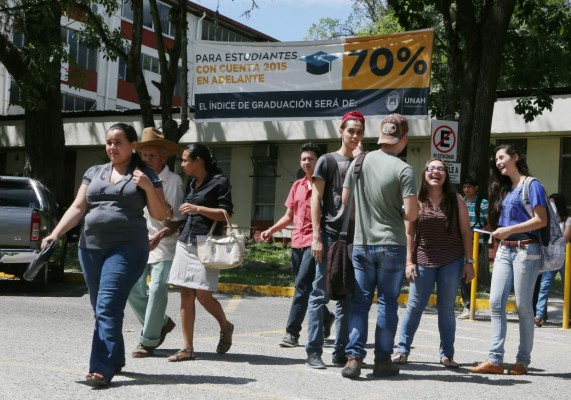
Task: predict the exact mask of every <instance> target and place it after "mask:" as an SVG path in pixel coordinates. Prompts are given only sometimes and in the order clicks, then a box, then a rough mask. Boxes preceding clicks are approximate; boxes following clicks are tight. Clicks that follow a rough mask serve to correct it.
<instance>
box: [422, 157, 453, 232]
mask: <svg viewBox="0 0 571 400" xmlns="http://www.w3.org/2000/svg"><path fill="white" fill-rule="evenodd" d="M433 161H439V162H441V163H442V165H443V166H444V168H446V164H445V163H444V161H442V160H440V159H439V158H433V159H430V160H428V162H427V163H426V165H425V166H424V170H423V171H422V182H421V183H420V190H419V191H418V202H419V204H420V210H421V212H422V211H424V209H425V208H426V206H427V205H428V202H430V196H429V192H430V186H429V185H428V182H427V181H426V178H425V177H424V174H425V173H426V168H427V167H428V165H430V163H431V162H433ZM442 202H443V203H444V208H445V210H446V230H447V231H448V233H450V232H451V231H452V225H451V222H452V221H455V220H456V219H457V218H458V195H457V194H456V192H455V191H454V190H452V185H451V184H450V175H449V174H448V170H447V171H446V177H445V178H444V183H443V184H442Z"/></svg>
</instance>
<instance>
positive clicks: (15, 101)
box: [10, 79, 22, 106]
mask: <svg viewBox="0 0 571 400" xmlns="http://www.w3.org/2000/svg"><path fill="white" fill-rule="evenodd" d="M21 100H22V99H21V98H20V86H18V84H17V83H16V81H15V80H14V79H10V105H14V106H16V105H21V104H22V101H21Z"/></svg>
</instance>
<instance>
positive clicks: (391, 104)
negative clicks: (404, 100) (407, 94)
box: [387, 90, 400, 112]
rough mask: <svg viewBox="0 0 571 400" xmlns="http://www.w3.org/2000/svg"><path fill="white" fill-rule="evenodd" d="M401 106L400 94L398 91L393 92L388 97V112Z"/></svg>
mask: <svg viewBox="0 0 571 400" xmlns="http://www.w3.org/2000/svg"><path fill="white" fill-rule="evenodd" d="M399 104H400V94H399V92H397V91H396V90H393V91H392V92H390V93H389V95H388V96H387V110H389V111H391V112H392V111H394V110H396V109H397V108H398V107H399Z"/></svg>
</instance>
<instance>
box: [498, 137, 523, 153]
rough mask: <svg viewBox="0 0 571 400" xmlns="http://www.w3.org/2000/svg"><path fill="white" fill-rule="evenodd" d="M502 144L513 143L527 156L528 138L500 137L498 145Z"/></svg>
mask: <svg viewBox="0 0 571 400" xmlns="http://www.w3.org/2000/svg"><path fill="white" fill-rule="evenodd" d="M501 144H511V145H512V146H514V147H515V148H516V149H517V150H518V151H519V152H520V154H521V155H522V156H524V157H527V139H498V140H496V146H499V145H501Z"/></svg>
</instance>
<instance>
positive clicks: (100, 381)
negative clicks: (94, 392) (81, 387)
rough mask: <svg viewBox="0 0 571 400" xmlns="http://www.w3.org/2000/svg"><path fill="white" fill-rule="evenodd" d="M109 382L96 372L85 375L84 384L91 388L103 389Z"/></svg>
mask: <svg viewBox="0 0 571 400" xmlns="http://www.w3.org/2000/svg"><path fill="white" fill-rule="evenodd" d="M110 382H111V381H110V380H109V379H107V378H106V377H104V376H103V375H101V374H99V373H97V372H90V373H88V374H85V383H86V384H88V385H89V386H91V387H93V388H103V387H105V386H107V385H109V383H110Z"/></svg>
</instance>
